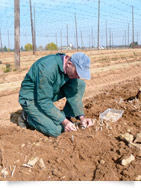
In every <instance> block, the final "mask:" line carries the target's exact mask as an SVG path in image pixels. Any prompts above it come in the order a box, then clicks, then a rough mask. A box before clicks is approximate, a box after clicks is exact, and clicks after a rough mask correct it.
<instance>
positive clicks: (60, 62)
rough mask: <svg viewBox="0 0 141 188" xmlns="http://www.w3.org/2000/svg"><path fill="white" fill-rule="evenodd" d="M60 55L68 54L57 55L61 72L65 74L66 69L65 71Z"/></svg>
mask: <svg viewBox="0 0 141 188" xmlns="http://www.w3.org/2000/svg"><path fill="white" fill-rule="evenodd" d="M60 55H66V54H64V53H57V54H56V60H57V62H58V64H59V67H60V70H61V71H62V72H64V69H63V62H62V59H61V56H60Z"/></svg>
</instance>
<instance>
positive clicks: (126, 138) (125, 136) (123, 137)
mask: <svg viewBox="0 0 141 188" xmlns="http://www.w3.org/2000/svg"><path fill="white" fill-rule="evenodd" d="M120 139H121V140H123V141H126V142H128V143H132V142H133V139H134V137H133V135H132V134H129V133H125V134H122V135H120Z"/></svg>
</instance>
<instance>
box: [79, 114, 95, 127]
mask: <svg viewBox="0 0 141 188" xmlns="http://www.w3.org/2000/svg"><path fill="white" fill-rule="evenodd" d="M80 122H81V124H82V126H83V127H84V128H87V127H90V126H93V124H94V123H93V121H92V120H91V119H89V118H86V117H84V116H80Z"/></svg>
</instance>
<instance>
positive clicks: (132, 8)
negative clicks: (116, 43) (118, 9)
mask: <svg viewBox="0 0 141 188" xmlns="http://www.w3.org/2000/svg"><path fill="white" fill-rule="evenodd" d="M132 48H134V7H133V6H132Z"/></svg>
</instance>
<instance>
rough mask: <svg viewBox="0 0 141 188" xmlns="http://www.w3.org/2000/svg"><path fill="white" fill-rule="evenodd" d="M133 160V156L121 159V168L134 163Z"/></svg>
mask: <svg viewBox="0 0 141 188" xmlns="http://www.w3.org/2000/svg"><path fill="white" fill-rule="evenodd" d="M134 160H135V157H134V155H132V154H131V155H130V157H128V158H127V159H123V160H122V161H121V164H122V165H123V166H127V165H129V164H130V163H131V162H132V161H134Z"/></svg>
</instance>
